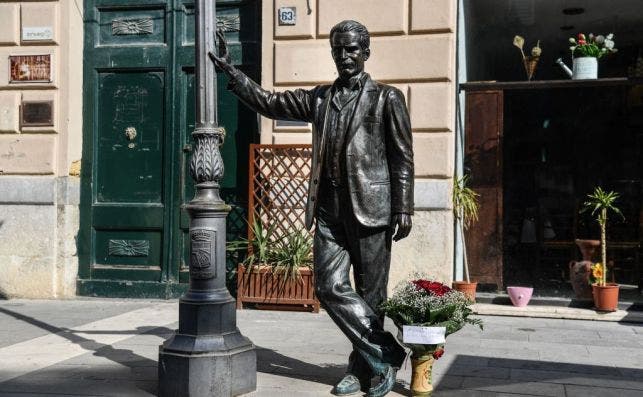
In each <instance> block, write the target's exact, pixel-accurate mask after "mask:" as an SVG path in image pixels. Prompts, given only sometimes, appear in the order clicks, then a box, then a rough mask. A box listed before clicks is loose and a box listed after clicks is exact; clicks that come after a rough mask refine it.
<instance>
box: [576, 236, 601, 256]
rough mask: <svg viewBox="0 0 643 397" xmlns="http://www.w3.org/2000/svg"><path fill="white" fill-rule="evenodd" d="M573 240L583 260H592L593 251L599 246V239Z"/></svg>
mask: <svg viewBox="0 0 643 397" xmlns="http://www.w3.org/2000/svg"><path fill="white" fill-rule="evenodd" d="M574 242H575V243H576V245H577V246H578V249H579V250H580V254H581V255H582V256H583V260H584V261H592V260H593V259H594V253H595V252H596V250H597V249H598V248H599V247H600V246H601V240H581V239H576V240H575V241H574Z"/></svg>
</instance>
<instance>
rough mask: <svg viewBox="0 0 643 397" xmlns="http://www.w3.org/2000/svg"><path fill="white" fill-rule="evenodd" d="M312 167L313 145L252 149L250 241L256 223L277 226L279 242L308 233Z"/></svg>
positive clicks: (249, 194)
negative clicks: (304, 232)
mask: <svg viewBox="0 0 643 397" xmlns="http://www.w3.org/2000/svg"><path fill="white" fill-rule="evenodd" d="M311 163H312V146H311V145H260V144H251V145H250V167H248V168H249V178H250V179H249V183H248V189H249V191H248V238H249V239H252V238H253V237H254V236H253V235H252V229H251V227H250V226H251V225H252V223H253V222H254V220H255V219H260V220H261V222H262V224H263V226H264V227H265V228H267V227H269V226H271V225H275V230H274V235H273V236H274V238H275V239H279V238H282V237H284V236H286V235H288V234H290V233H292V232H294V231H295V230H298V229H299V230H305V228H306V226H305V219H304V218H305V213H306V196H307V194H308V178H309V176H310V172H311Z"/></svg>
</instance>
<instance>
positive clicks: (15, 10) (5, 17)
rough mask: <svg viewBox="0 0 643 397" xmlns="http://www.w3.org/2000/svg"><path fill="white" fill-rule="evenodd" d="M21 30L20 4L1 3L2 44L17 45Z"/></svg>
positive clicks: (0, 26) (0, 29)
mask: <svg viewBox="0 0 643 397" xmlns="http://www.w3.org/2000/svg"><path fill="white" fill-rule="evenodd" d="M19 31H20V5H18V4H0V45H17V44H18V42H19V41H20V35H19Z"/></svg>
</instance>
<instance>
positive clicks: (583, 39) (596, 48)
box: [569, 33, 618, 59]
mask: <svg viewBox="0 0 643 397" xmlns="http://www.w3.org/2000/svg"><path fill="white" fill-rule="evenodd" d="M613 39H614V34H612V33H610V34H608V35H607V36H603V35H600V34H599V35H597V36H594V34H592V33H590V34H589V35H588V36H585V34H583V33H579V34H578V39H576V38H574V37H570V38H569V43H570V44H571V46H570V47H569V49H570V50H571V51H572V57H574V56H575V57H593V58H597V59H600V58H602V57H604V56H605V55H607V54H610V53H613V52H616V51H618V50H617V49H616V48H614V40H613Z"/></svg>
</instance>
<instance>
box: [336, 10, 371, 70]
mask: <svg viewBox="0 0 643 397" xmlns="http://www.w3.org/2000/svg"><path fill="white" fill-rule="evenodd" d="M370 44H371V38H370V35H369V34H368V30H367V29H366V27H365V26H364V25H362V24H361V23H359V22H356V21H342V22H340V23H338V24H337V25H335V26H333V28H332V29H331V30H330V46H331V49H332V54H333V60H334V61H335V66H336V67H337V73H338V74H339V78H340V79H349V78H351V77H353V76H355V75H357V74H359V73H360V72H362V71H363V70H364V62H366V60H367V59H368V57H369V56H370V55H371V49H370V48H369V47H370Z"/></svg>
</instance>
